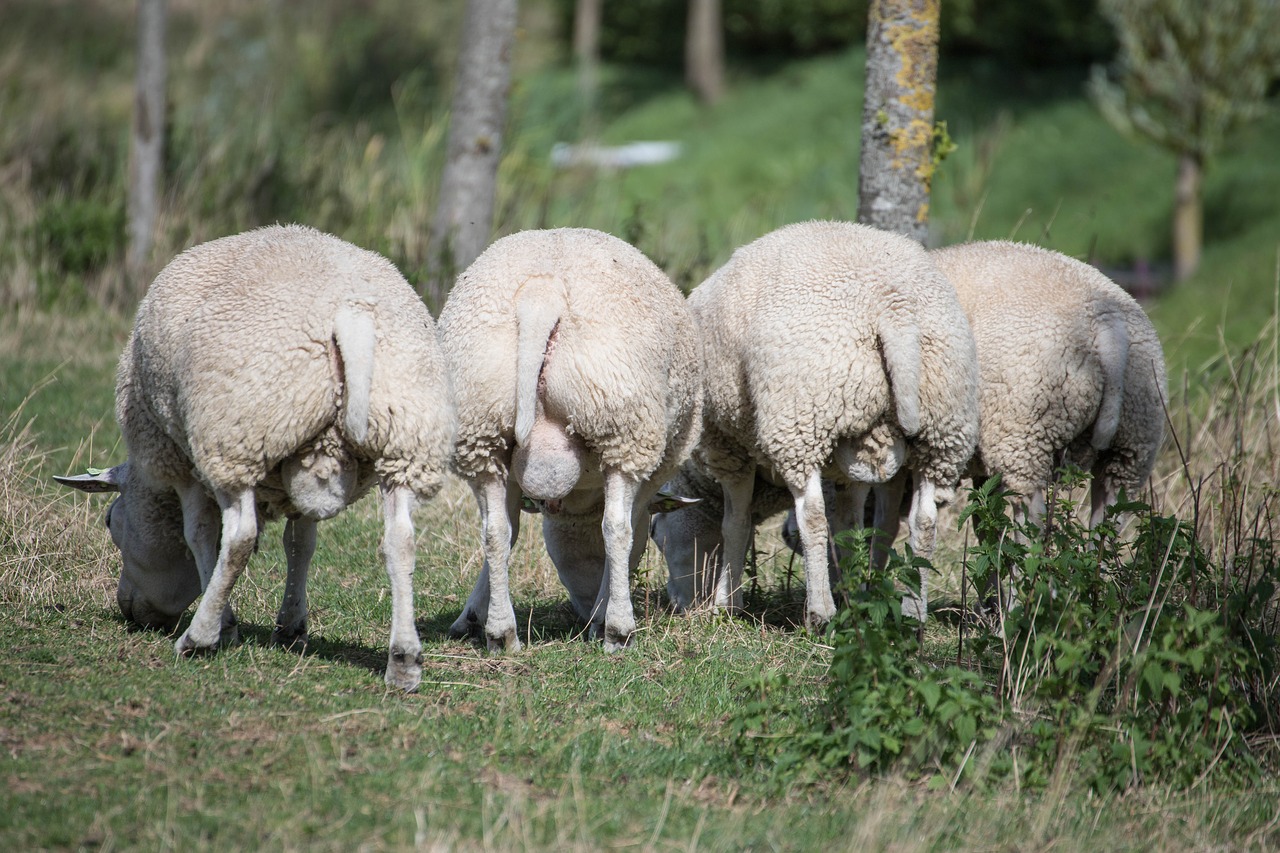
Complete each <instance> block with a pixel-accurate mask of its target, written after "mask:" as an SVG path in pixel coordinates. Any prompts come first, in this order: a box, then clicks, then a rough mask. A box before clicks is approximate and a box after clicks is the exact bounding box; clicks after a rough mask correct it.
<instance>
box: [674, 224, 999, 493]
mask: <svg viewBox="0 0 1280 853" xmlns="http://www.w3.org/2000/svg"><path fill="white" fill-rule="evenodd" d="M688 301H689V307H690V309H691V310H692V311H693V313H694V317H695V319H696V320H697V321H698V324H699V327H700V328H701V330H702V336H703V352H704V381H705V387H706V409H705V413H704V418H705V421H706V432H705V435H704V438H703V442H702V444H701V445H700V447H699V449H698V459H699V460H700V461H701V462H702V463H704V464H706V465H707V467H708V468H710V469H711V471H712V472H713V473H716V472H717V471H721V472H726V473H732V472H734V471H735V470H738V468H739V467H740V466H741V465H742V464H744V463H745V462H746V460H747V459H750V460H752V461H754V462H755V463H756V464H758V465H761V466H763V467H764V468H766V469H767V470H771V471H773V472H774V473H775V474H776V475H777V476H778V477H779V478H780V479H781V480H782V481H783V482H785V483H786V484H787V486H788V487H790V488H792V489H794V490H799V489H802V488H803V486H804V482H805V478H806V477H807V476H808V474H809V473H810V472H812V471H814V470H822V469H823V468H824V467H825V466H826V465H827V464H828V462H829V460H830V459H831V457H832V452H833V450H834V449H835V446H836V444H837V443H838V442H839V441H841V440H843V439H855V440H857V439H861V438H863V437H864V436H867V435H868V434H869V433H871V432H872V431H873V430H876V428H877V427H880V428H881V429H879V430H878V431H877V433H876V434H877V435H879V434H880V433H881V432H884V429H883V427H885V426H889V427H895V428H896V427H898V426H899V424H898V409H897V405H898V403H897V401H895V399H894V392H893V387H892V385H891V374H892V373H893V370H894V365H893V364H891V363H888V364H887V361H888V359H887V357H886V352H885V349H886V348H885V346H884V341H883V340H882V336H883V335H884V334H886V333H888V334H901V335H902V336H903V337H902V344H901V346H903V347H907V348H910V349H913V350H914V349H916V348H917V347H918V352H919V398H918V402H919V428H918V431H916V432H915V433H914V435H910V436H909V437H908V448H909V455H908V463H907V464H908V465H909V466H910V467H911V468H912V469H913V470H915V471H917V472H918V473H920V474H922V475H923V476H925V477H928V478H929V479H931V480H933V481H934V482H935V483H937V484H938V485H939V487H940V488H941V489H944V490H945V489H949V488H950V487H952V486H953V485H954V484H955V483H956V482H958V480H959V478H960V476H961V475H962V473H963V471H964V467H965V465H966V464H967V463H968V461H969V458H970V456H971V455H972V453H973V449H974V445H975V442H976V440H977V385H978V377H977V367H976V357H975V355H974V345H973V339H972V337H971V335H970V333H969V328H968V324H967V323H966V322H965V319H964V315H963V313H962V312H961V310H960V306H959V304H958V303H957V301H956V298H955V294H954V292H953V290H952V288H951V287H950V285H949V284H948V283H947V281H946V279H945V278H943V277H942V275H941V273H939V272H938V270H937V268H936V267H935V266H934V264H933V263H932V262H931V261H930V260H929V257H928V254H927V253H926V252H925V250H924V249H923V248H922V247H921V246H920V245H919V244H917V243H915V242H914V241H912V240H910V239H908V238H906V237H903V236H900V235H897V234H891V233H888V232H884V231H879V230H877V229H874V228H869V227H867V226H863V225H856V224H852V223H845V222H822V221H817V222H804V223H799V224H795V225H790V226H787V227H785V228H781V229H779V230H777V231H774V232H772V233H770V234H767V235H765V236H764V237H761V238H760V239H758V240H756V241H755V242H753V243H750V244H748V245H746V246H744V247H742V248H740V249H738V250H737V251H736V252H734V254H733V257H732V258H731V259H730V260H729V262H728V263H727V264H725V265H724V266H723V267H721V268H720V269H719V270H718V271H717V272H716V273H715V274H713V275H712V276H711V277H710V278H709V279H708V280H707V281H706V282H704V283H703V284H702V285H700V286H699V287H698V288H696V289H695V290H694V291H693V293H692V294H690V296H689V300H688ZM895 330H897V331H895ZM914 341H918V344H916V343H914ZM892 381H893V382H894V383H895V384H896V379H894V380H892ZM906 432H908V433H910V432H911V431H910V430H909V429H908V430H906Z"/></svg>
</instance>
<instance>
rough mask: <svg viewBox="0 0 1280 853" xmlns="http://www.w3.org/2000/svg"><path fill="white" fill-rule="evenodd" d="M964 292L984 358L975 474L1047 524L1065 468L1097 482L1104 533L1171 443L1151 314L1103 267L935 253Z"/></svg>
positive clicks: (973, 247) (990, 249) (1033, 250)
mask: <svg viewBox="0 0 1280 853" xmlns="http://www.w3.org/2000/svg"><path fill="white" fill-rule="evenodd" d="M930 254H931V255H932V256H933V259H934V261H935V262H936V263H937V264H938V266H939V268H940V269H941V270H942V271H943V273H944V274H945V275H946V276H947V278H948V279H950V281H951V283H952V284H953V285H954V286H955V289H956V293H957V295H958V296H959V299H960V303H961V305H962V306H963V307H964V311H965V313H966V315H967V316H968V318H969V322H970V325H971V327H972V329H973V334H974V338H975V339H976V341H977V347H978V363H979V368H980V373H981V385H980V411H981V417H980V426H979V437H978V452H977V455H976V456H975V459H974V462H973V473H974V474H975V475H976V476H979V477H985V476H989V475H994V474H999V475H1000V476H1001V478H1002V482H1003V484H1004V485H1005V486H1006V487H1007V488H1009V489H1010V490H1011V491H1014V492H1016V493H1018V494H1019V495H1021V496H1023V498H1024V499H1025V501H1026V503H1027V505H1026V506H1024V507H1023V508H1022V509H1021V510H1020V511H1021V512H1026V513H1029V515H1030V518H1031V520H1036V519H1038V517H1039V515H1040V514H1041V513H1042V512H1043V510H1044V494H1045V489H1046V487H1047V486H1048V484H1049V482H1050V480H1051V479H1052V477H1053V470H1054V467H1055V466H1056V465H1057V464H1058V460H1059V459H1060V458H1061V457H1063V456H1064V455H1065V458H1066V460H1067V461H1071V462H1074V463H1076V464H1078V465H1080V466H1081V467H1082V468H1084V469H1085V470H1091V471H1092V472H1093V474H1094V487H1093V494H1092V503H1093V507H1092V509H1093V515H1092V517H1091V520H1092V522H1093V523H1097V521H1099V520H1101V517H1102V513H1103V511H1104V510H1105V507H1106V506H1107V505H1109V504H1110V503H1112V502H1114V500H1115V498H1116V496H1117V494H1118V492H1119V490H1120V489H1121V488H1123V489H1125V490H1126V491H1128V492H1130V493H1134V492H1137V491H1138V490H1139V489H1141V488H1142V486H1143V485H1145V483H1146V482H1147V479H1148V478H1149V477H1150V474H1151V469H1152V468H1153V467H1154V465H1155V458H1156V453H1157V451H1158V450H1159V448H1160V445H1161V443H1162V441H1163V439H1164V426H1165V382H1166V379H1165V363H1164V355H1163V352H1162V350H1161V346H1160V340H1159V338H1158V337H1157V336H1156V332H1155V329H1154V327H1153V326H1152V325H1151V321H1150V319H1148V317H1147V315H1146V313H1145V312H1143V310H1142V308H1141V306H1139V305H1138V303H1137V302H1136V301H1134V299H1133V297H1131V296H1130V295H1129V294H1128V293H1126V292H1125V291H1124V290H1122V289H1121V288H1120V287H1119V286H1117V285H1116V284H1115V283H1114V282H1113V281H1111V280H1110V279H1109V278H1107V276H1105V275H1104V274H1103V273H1101V272H1099V271H1098V270H1097V269H1095V268H1094V267H1092V266H1090V265H1088V264H1085V263H1083V262H1081V261H1077V260H1075V259H1073V258H1069V257H1067V256H1065V255H1062V254H1060V253H1058V252H1054V251H1051V250H1048V249H1044V248H1041V247H1038V246H1032V245H1027V244H1022V243H1013V242H1008V241H989V242H975V243H965V244H960V245H956V246H949V247H946V248H942V249H937V250H934V251H933V252H931V253H930Z"/></svg>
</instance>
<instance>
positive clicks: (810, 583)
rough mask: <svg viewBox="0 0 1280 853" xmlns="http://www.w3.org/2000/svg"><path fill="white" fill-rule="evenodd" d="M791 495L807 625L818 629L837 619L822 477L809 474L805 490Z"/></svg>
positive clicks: (815, 473) (792, 492)
mask: <svg viewBox="0 0 1280 853" xmlns="http://www.w3.org/2000/svg"><path fill="white" fill-rule="evenodd" d="M791 495H792V497H793V498H794V499H795V504H796V523H797V524H798V525H799V527H800V544H801V546H802V547H803V549H804V623H805V627H807V628H811V629H813V628H819V627H821V626H823V625H825V624H827V623H828V622H830V621H831V617H833V616H835V615H836V603H835V599H834V598H832V596H831V580H830V577H829V575H828V572H827V561H828V559H829V555H828V553H827V509H826V503H825V501H824V499H823V497H822V475H821V473H820V472H818V471H813V472H812V473H810V474H809V477H808V479H806V480H805V483H804V487H803V488H802V489H796V488H794V487H792V489H791Z"/></svg>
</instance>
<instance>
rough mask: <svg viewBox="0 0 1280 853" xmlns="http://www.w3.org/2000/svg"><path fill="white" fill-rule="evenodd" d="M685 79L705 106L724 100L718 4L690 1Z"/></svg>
mask: <svg viewBox="0 0 1280 853" xmlns="http://www.w3.org/2000/svg"><path fill="white" fill-rule="evenodd" d="M684 78H685V82H686V83H688V84H689V88H690V89H692V90H693V92H694V94H696V95H697V96H698V98H699V100H701V101H702V102H703V103H704V104H714V103H715V102H716V101H718V100H720V98H722V97H723V96H724V20H723V16H722V14H721V7H720V0H689V18H688V25H687V26H686V28H685V37H684Z"/></svg>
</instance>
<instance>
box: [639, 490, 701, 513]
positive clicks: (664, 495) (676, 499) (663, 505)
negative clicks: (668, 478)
mask: <svg viewBox="0 0 1280 853" xmlns="http://www.w3.org/2000/svg"><path fill="white" fill-rule="evenodd" d="M701 501H702V498H686V497H684V496H683V495H673V494H670V493H668V492H658V493H657V494H656V495H654V496H653V499H652V500H651V501H649V512H651V513H659V512H675V511H676V510H681V509H684V508H685V507H690V506H693V505H694V504H696V503H700V502H701Z"/></svg>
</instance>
